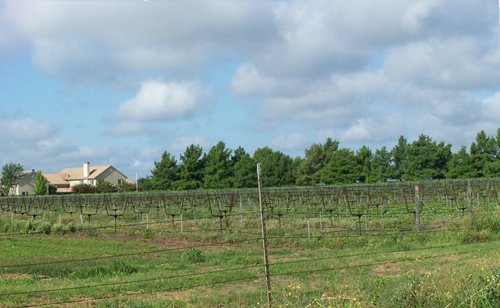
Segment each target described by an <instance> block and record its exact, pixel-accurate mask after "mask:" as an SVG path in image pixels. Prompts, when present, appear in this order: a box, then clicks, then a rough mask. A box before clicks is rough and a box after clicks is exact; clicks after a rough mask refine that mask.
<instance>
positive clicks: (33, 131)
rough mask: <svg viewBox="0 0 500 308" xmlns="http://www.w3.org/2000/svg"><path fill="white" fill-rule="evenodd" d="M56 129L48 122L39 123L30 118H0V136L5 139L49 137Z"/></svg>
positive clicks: (33, 139) (29, 139) (26, 139)
mask: <svg viewBox="0 0 500 308" xmlns="http://www.w3.org/2000/svg"><path fill="white" fill-rule="evenodd" d="M55 131H56V129H55V128H54V126H53V125H51V124H49V123H39V122H37V121H35V120H33V119H31V118H19V119H8V118H4V119H0V137H2V139H4V140H7V141H21V142H29V141H37V140H40V139H44V138H49V137H50V136H52V135H53V134H54V133H55Z"/></svg>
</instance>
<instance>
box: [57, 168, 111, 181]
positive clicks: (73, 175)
mask: <svg viewBox="0 0 500 308" xmlns="http://www.w3.org/2000/svg"><path fill="white" fill-rule="evenodd" d="M109 168H111V165H106V166H90V168H89V176H88V177H87V178H86V177H84V176H83V168H82V167H79V168H66V169H63V170H61V171H60V172H59V174H60V176H61V177H62V179H63V180H65V181H72V180H83V179H95V178H97V177H98V176H99V175H100V174H102V173H103V172H104V171H106V170H108V169H109Z"/></svg>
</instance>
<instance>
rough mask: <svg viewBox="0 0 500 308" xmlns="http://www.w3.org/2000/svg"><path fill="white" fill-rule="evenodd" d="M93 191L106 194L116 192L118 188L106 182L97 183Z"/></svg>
mask: <svg viewBox="0 0 500 308" xmlns="http://www.w3.org/2000/svg"><path fill="white" fill-rule="evenodd" d="M95 191H96V192H97V193H100V194H107V193H113V192H117V191H118V188H117V187H116V186H115V185H113V184H111V183H110V182H107V181H97V183H96V185H95Z"/></svg>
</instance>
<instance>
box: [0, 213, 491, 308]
mask: <svg viewBox="0 0 500 308" xmlns="http://www.w3.org/2000/svg"><path fill="white" fill-rule="evenodd" d="M2 223H3V224H8V223H12V222H10V221H9V220H8V219H7V220H5V221H1V220H0V225H1V224H2ZM17 224H18V225H19V223H17ZM430 225H433V226H434V227H435V228H429V230H434V231H433V232H421V233H415V232H398V231H394V232H378V233H373V234H372V233H369V232H363V233H362V234H361V235H359V234H357V232H356V229H354V232H346V233H335V232H330V233H328V232H324V233H321V234H320V233H316V234H313V235H312V236H311V237H310V238H309V237H304V236H297V232H296V231H297V230H298V229H300V228H301V227H302V226H300V225H288V226H286V227H281V228H277V227H275V228H272V230H270V243H269V247H270V263H271V266H270V272H271V282H272V288H273V290H272V294H273V297H274V306H275V307H381V306H382V307H446V306H449V307H500V242H499V240H500V236H499V231H500V228H499V225H500V223H499V215H498V213H496V214H493V215H479V216H477V217H476V216H474V217H467V216H464V217H456V218H453V219H452V220H450V221H448V223H447V224H446V225H443V224H442V223H441V222H440V221H439V220H436V221H435V222H433V223H432V224H430ZM457 226H459V227H460V228H457ZM271 227H272V226H271ZM337 227H339V228H340V227H342V226H337ZM437 227H439V230H437V231H436V228H437ZM6 229H8V228H4V230H6ZM193 230H195V229H194V228H193ZM71 231H73V232H66V234H62V233H53V232H50V234H22V235H21V234H11V233H5V234H3V235H2V234H0V306H2V307H4V306H5V307H15V306H40V305H49V306H83V307H89V306H97V307H116V306H127V307H134V306H135V307H262V306H266V305H267V299H266V298H267V297H266V290H265V280H264V275H263V266H262V263H263V262H262V245H261V242H260V240H259V237H260V236H259V235H258V230H253V229H252V230H251V232H249V231H246V229H245V228H244V227H243V228H240V229H238V228H233V229H229V228H228V229H227V230H224V232H222V233H220V232H218V231H203V230H199V231H192V232H187V231H184V232H181V231H179V230H177V231H175V232H174V231H173V230H170V231H165V230H163V229H161V228H160V227H159V226H157V227H156V228H154V227H151V228H150V229H144V226H138V227H135V228H132V227H130V228H128V229H127V230H118V232H116V233H115V232H112V231H109V230H108V231H105V230H100V231H99V230H97V231H94V232H89V231H78V230H71ZM42 233H43V232H42Z"/></svg>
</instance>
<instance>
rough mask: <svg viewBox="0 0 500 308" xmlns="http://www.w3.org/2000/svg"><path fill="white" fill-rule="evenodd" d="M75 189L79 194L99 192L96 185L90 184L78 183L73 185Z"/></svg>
mask: <svg viewBox="0 0 500 308" xmlns="http://www.w3.org/2000/svg"><path fill="white" fill-rule="evenodd" d="M73 190H74V192H75V193H77V194H94V193H96V192H97V189H96V187H95V186H92V185H90V184H83V183H82V184H78V185H75V186H73Z"/></svg>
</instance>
